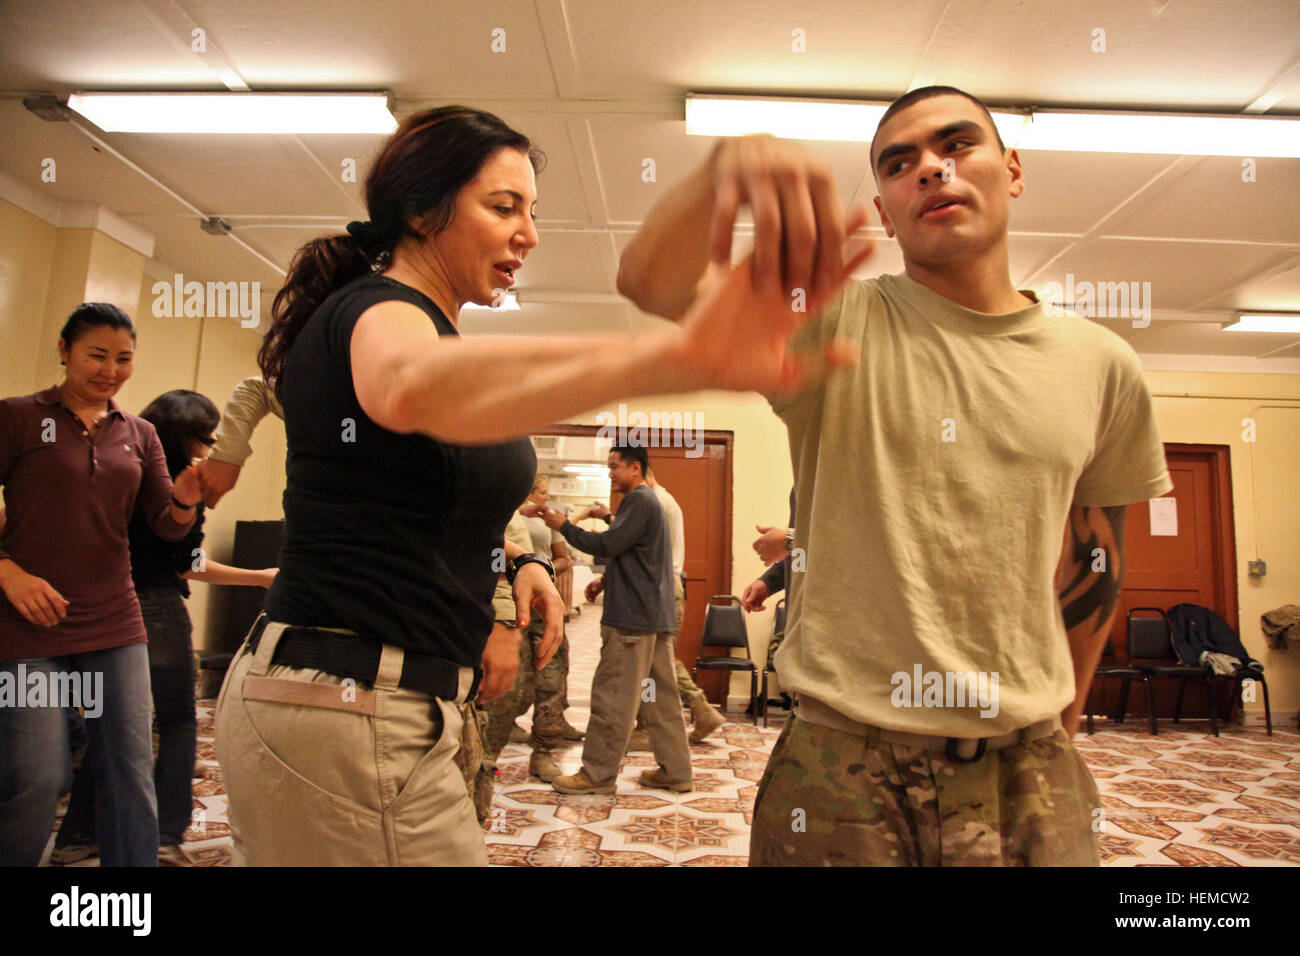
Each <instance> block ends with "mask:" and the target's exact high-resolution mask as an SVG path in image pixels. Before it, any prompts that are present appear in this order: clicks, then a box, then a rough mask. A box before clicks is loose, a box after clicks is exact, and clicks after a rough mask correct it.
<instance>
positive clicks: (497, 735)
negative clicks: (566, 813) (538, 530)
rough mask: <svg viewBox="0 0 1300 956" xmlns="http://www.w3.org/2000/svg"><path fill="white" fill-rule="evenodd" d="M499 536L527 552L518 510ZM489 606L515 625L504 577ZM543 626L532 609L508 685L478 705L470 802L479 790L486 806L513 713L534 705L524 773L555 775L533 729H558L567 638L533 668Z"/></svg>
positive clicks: (499, 623)
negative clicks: (478, 752)
mask: <svg viewBox="0 0 1300 956" xmlns="http://www.w3.org/2000/svg"><path fill="white" fill-rule="evenodd" d="M505 536H506V540H507V541H510V542H512V543H514V544H517V545H519V546H520V547H522V548H525V549H527V550H528V551H532V549H533V538H532V536H531V535H530V534H529V531H528V526H527V524H526V523H525V521H524V518H523V516H522V515H520V514H519V513H518V512H515V514H514V515H512V516H511V518H510V523H509V524H508V525H507V526H506V535H505ZM492 607H493V611H494V613H495V614H496V619H497V620H496V624H495V625H494V626H495V627H508V628H511V629H513V628H514V627H515V626H516V624H515V614H516V609H515V599H514V594H513V592H512V590H511V588H510V585H509V584H507V583H506V581H505V578H502V579H501V580H500V582H498V584H497V589H496V593H495V594H494V595H493V598H492ZM545 630H546V622H545V621H544V620H542V618H541V615H539V614H536V613H534V614H533V615H532V620H531V621H530V623H529V625H528V628H527V630H526V631H525V632H524V634H523V635H522V638H521V640H520V641H519V670H518V672H517V673H516V674H515V683H514V686H513V687H512V688H511V689H510V690H509V691H508V692H506V693H505V694H503V695H502V696H501V697H498V698H497V699H496V700H492V701H488V702H487V703H485V704H483V705H482V706H481V708H480V710H481V711H482V713H483V716H484V720H483V725H484V731H483V744H482V759H481V761H479V763H481V765H482V767H483V771H482V773H481V774H479V775H478V779H477V782H476V784H475V786H474V792H475V794H476V799H475V805H476V807H477V806H479V804H480V803H482V801H483V799H484V798H483V793H484V792H485V791H486V794H487V797H486V805H487V807H490V806H491V802H492V800H491V794H492V778H493V777H494V776H495V773H494V771H495V770H496V762H497V758H498V757H499V756H500V755H501V750H502V748H503V747H505V745H506V743H507V742H508V741H509V740H510V731H511V729H513V727H514V726H515V718H516V717H518V716H520V715H521V714H524V713H526V712H527V711H528V708H529V707H534V714H533V728H534V733H533V735H532V737H531V738H530V743H531V744H532V746H533V754H532V757H531V758H530V759H529V761H528V772H529V773H531V774H534V775H535V776H538V777H540V778H541V779H542V780H545V781H546V782H547V783H550V781H551V780H553V779H555V777H557V776H558V775H559V768H558V767H556V765H555V759H554V758H553V757H552V756H551V748H552V746H554V741H553V739H547V738H545V737H543V736H540V735H539V734H538V732H537V730H538V728H558V727H560V726H561V724H562V723H563V720H564V711H563V709H562V708H563V703H564V693H563V688H564V684H565V681H566V680H567V677H568V670H569V668H568V658H567V655H568V644H569V642H568V640H567V639H566V640H565V641H564V642H563V643H562V644H561V648H560V651H558V652H557V653H556V655H555V657H554V658H552V659H551V660H550V661H549V662H548V663H547V665H546V666H545V667H543V668H542V669H541V670H540V671H539V670H537V668H536V666H535V665H534V663H533V661H534V657H535V654H536V651H537V645H538V643H539V642H540V641H541V639H542V635H543V634H544V633H545ZM561 654H564V655H565V659H564V660H563V661H560V660H559V657H560V655H561ZM468 766H469V765H468V764H467V767H468Z"/></svg>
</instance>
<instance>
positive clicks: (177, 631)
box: [55, 588, 198, 847]
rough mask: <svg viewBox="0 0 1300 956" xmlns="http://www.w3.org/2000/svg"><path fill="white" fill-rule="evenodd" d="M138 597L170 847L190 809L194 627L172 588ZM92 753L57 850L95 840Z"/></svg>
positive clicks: (76, 783)
mask: <svg viewBox="0 0 1300 956" xmlns="http://www.w3.org/2000/svg"><path fill="white" fill-rule="evenodd" d="M136 596H137V597H138V598H139V599H140V613H141V614H142V615H143V616H144V628H145V631H146V632H147V633H148V635H149V683H150V685H151V686H152V688H153V704H154V713H155V719H156V721H157V725H158V761H157V763H155V764H154V786H155V788H156V790H157V794H158V842H159V843H160V844H162V845H163V846H172V845H175V844H179V843H181V842H182V841H183V840H184V838H185V830H186V829H187V828H188V827H189V825H190V819H191V816H192V814H191V811H192V808H193V805H194V797H193V789H192V788H193V777H194V748H195V742H196V737H197V734H198V721H197V719H196V717H195V713H194V643H193V629H192V627H191V625H190V615H189V612H188V611H187V610H186V609H185V599H184V598H182V597H181V593H180V591H178V590H176V589H175V588H156V589H146V590H143V591H138V592H136ZM92 753H93V751H89V750H88V751H87V760H86V761H85V762H84V763H82V765H81V767H80V768H78V770H77V773H76V775H75V776H74V777H73V781H72V796H71V798H69V800H68V812H67V813H66V814H64V817H63V825H62V826H60V827H59V835H58V837H57V839H56V840H55V846H59V847H65V846H93V845H94V844H95V843H96V842H97V840H96V831H95V785H94V779H93V775H92V770H91V764H92V760H91V759H90V755H91V754H92Z"/></svg>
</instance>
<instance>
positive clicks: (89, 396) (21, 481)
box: [0, 302, 201, 866]
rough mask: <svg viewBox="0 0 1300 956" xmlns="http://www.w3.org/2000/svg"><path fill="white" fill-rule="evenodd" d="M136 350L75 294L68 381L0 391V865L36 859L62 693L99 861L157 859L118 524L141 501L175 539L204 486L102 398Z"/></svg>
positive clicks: (155, 525) (47, 813) (58, 757)
mask: <svg viewBox="0 0 1300 956" xmlns="http://www.w3.org/2000/svg"><path fill="white" fill-rule="evenodd" d="M134 353H135V328H134V327H133V326H132V324H131V320H130V318H128V317H127V315H126V313H125V312H123V311H122V310H121V309H119V308H117V307H116V306H113V305H108V304H106V303H95V302H91V303H84V304H82V305H80V306H78V307H77V308H76V309H75V310H73V312H72V315H71V316H70V317H69V318H68V321H67V323H66V324H65V325H64V327H63V331H62V333H61V335H60V339H59V356H60V358H61V359H62V360H63V364H64V365H65V366H66V369H67V372H66V375H65V377H64V380H63V382H62V383H61V384H59V385H56V386H54V387H53V388H48V389H46V390H45V391H42V392H37V393H36V394H34V395H26V396H22V397H15V398H6V399H3V400H0V484H3V485H4V502H5V519H6V520H5V524H4V528H3V531H0V588H2V589H3V591H4V598H5V599H4V600H0V865H28V866H34V865H36V864H37V863H38V862H39V861H40V858H41V853H42V851H43V849H44V847H45V843H46V841H47V839H48V838H49V833H50V828H51V826H52V825H53V823H54V813H55V808H56V806H57V804H58V798H59V794H60V792H62V790H63V789H64V787H65V783H66V781H67V778H68V773H69V766H68V764H69V759H68V744H67V724H66V722H65V720H64V710H63V709H64V707H67V706H80V707H82V708H83V709H84V710H85V712H86V717H87V727H88V730H89V732H90V747H89V750H88V753H91V754H93V755H95V756H94V757H93V759H94V765H93V772H94V780H95V791H96V796H97V801H96V802H97V811H96V828H97V830H98V832H99V838H100V848H101V853H102V862H103V863H104V864H105V865H107V866H155V865H157V862H158V814H157V802H156V798H155V795H154V785H153V751H152V742H151V733H150V707H149V704H150V690H149V660H148V656H147V653H146V649H145V629H144V621H143V619H142V617H141V614H140V605H139V602H138V601H137V600H136V595H135V588H134V587H133V586H132V582H131V559H130V552H129V549H128V543H127V525H128V523H129V522H130V520H131V514H132V511H133V509H134V508H135V507H136V504H137V501H138V502H139V506H140V508H141V509H142V511H143V513H144V514H145V515H146V516H147V518H148V521H149V525H150V527H151V528H152V529H153V530H154V531H155V532H157V534H158V535H159V536H160V537H163V538H165V539H167V540H169V541H176V540H179V539H180V538H182V537H184V535H185V532H186V531H187V530H188V529H189V527H190V525H191V524H192V523H193V521H194V513H195V512H194V506H195V505H196V504H197V503H198V502H199V500H200V498H201V494H200V490H199V483H198V477H197V475H196V473H195V470H194V468H193V466H191V467H189V468H186V469H185V470H184V471H183V472H181V473H180V474H179V475H177V478H176V482H175V485H174V486H173V484H172V481H171V479H170V478H169V477H168V473H167V463H166V460H165V458H164V456H163V449H162V445H161V443H160V442H159V441H158V436H157V434H156V432H155V431H154V428H153V426H152V425H150V424H149V423H148V422H146V421H144V420H143V419H141V418H138V417H136V416H135V415H128V414H126V413H125V412H123V411H122V410H121V409H120V408H118V406H117V405H116V404H115V403H114V402H113V396H114V395H115V394H116V393H117V391H118V390H119V389H120V388H121V387H122V384H123V383H124V382H125V381H126V380H127V379H128V378H130V376H131V371H132V360H133V357H134Z"/></svg>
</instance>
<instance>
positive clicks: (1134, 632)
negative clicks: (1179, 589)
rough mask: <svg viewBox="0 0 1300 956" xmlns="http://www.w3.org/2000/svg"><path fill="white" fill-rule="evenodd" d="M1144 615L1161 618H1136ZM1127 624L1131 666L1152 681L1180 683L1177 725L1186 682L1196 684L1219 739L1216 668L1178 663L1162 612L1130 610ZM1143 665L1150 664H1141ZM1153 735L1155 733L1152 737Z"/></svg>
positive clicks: (1142, 609)
mask: <svg viewBox="0 0 1300 956" xmlns="http://www.w3.org/2000/svg"><path fill="white" fill-rule="evenodd" d="M1142 611H1150V612H1151V613H1153V614H1158V615H1160V616H1159V617H1138V616H1136V615H1137V614H1138V613H1139V612H1142ZM1126 623H1127V630H1128V634H1127V639H1128V660H1129V663H1130V664H1131V665H1133V666H1134V667H1136V668H1137V669H1138V670H1140V671H1142V672H1144V673H1146V674H1148V675H1150V676H1151V677H1152V678H1159V677H1166V678H1174V679H1176V680H1177V681H1178V703H1177V704H1176V705H1175V706H1174V723H1178V721H1179V720H1180V719H1181V718H1182V716H1183V698H1184V696H1185V695H1186V693H1187V682H1188V681H1195V682H1197V683H1199V684H1201V685H1202V686H1204V687H1205V700H1206V703H1208V704H1209V707H1210V727H1211V729H1213V731H1214V736H1216V737H1217V736H1219V708H1218V703H1217V701H1216V699H1215V692H1214V670H1213V668H1211V667H1209V666H1201V665H1199V664H1195V665H1193V664H1184V663H1183V662H1182V661H1180V660H1179V659H1178V655H1177V654H1176V653H1175V652H1174V645H1173V641H1172V640H1170V636H1169V634H1170V627H1169V618H1167V617H1166V616H1165V612H1164V611H1163V610H1161V609H1160V608H1158V607H1135V608H1131V609H1130V610H1129V612H1128V620H1127V622H1126ZM1143 661H1146V662H1148V663H1142V662H1143ZM1153 726H1154V724H1153ZM1154 732H1155V731H1154V730H1153V731H1152V733H1154Z"/></svg>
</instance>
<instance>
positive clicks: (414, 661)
mask: <svg viewBox="0 0 1300 956" xmlns="http://www.w3.org/2000/svg"><path fill="white" fill-rule="evenodd" d="M266 625H267V617H266V615H265V614H263V615H261V616H260V617H259V618H258V619H257V623H256V624H254V625H253V630H252V631H251V632H250V633H249V635H248V650H249V653H253V652H255V651H256V650H257V645H258V644H259V643H260V642H261V640H262V631H264V630H265V629H266ZM382 654H383V645H381V644H376V643H375V642H374V641H368V640H366V639H364V638H362V637H358V636H357V635H355V634H339V633H338V632H337V631H326V630H322V629H321V628H318V627H299V626H297V625H293V626H290V627H286V628H285V629H284V633H282V634H281V635H280V642H279V643H278V644H276V646H275V653H274V654H273V655H271V663H272V664H284V665H287V666H289V667H309V668H312V669H314V670H320V671H324V672H325V673H326V674H332V675H334V676H335V677H350V678H352V679H353V680H355V681H357V682H358V683H363V684H365V685H367V689H370V688H371V687H372V686H373V685H374V683H375V677H376V675H378V673H379V658H380V656H381V655H382ZM460 671H461V667H460V665H459V664H456V663H454V662H453V661H449V660H445V659H443V658H441V657H434V656H433V655H432V654H423V653H421V652H419V651H406V652H405V654H404V655H403V657H402V676H401V677H399V678H398V680H397V686H398V687H405V688H406V689H407V690H415V691H419V692H420V693H423V694H429V695H431V696H433V697H441V698H442V699H443V700H453V701H454V700H455V699H456V698H457V696H459V694H460ZM482 677H483V671H482V669H480V668H478V667H476V668H474V683H473V684H472V685H471V686H470V689H469V696H468V697H467V698H466V699H467V700H473V699H474V695H475V694H476V693H477V692H478V685H479V681H480V680H481V679H482Z"/></svg>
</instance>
